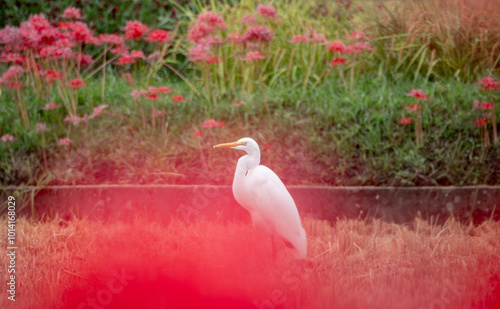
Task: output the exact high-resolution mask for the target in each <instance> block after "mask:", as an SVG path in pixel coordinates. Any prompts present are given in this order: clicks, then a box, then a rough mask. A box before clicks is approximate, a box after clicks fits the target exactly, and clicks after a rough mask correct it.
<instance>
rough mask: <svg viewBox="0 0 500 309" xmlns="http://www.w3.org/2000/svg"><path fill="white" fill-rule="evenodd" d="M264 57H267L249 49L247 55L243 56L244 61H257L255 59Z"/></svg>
mask: <svg viewBox="0 0 500 309" xmlns="http://www.w3.org/2000/svg"><path fill="white" fill-rule="evenodd" d="M266 58H267V57H266V56H264V55H261V54H260V52H258V51H251V52H248V53H247V55H246V56H245V61H257V60H263V59H266Z"/></svg>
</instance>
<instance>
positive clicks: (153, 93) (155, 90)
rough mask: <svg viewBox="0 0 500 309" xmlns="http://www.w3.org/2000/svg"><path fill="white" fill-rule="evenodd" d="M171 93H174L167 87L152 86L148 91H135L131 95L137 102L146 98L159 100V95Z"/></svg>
mask: <svg viewBox="0 0 500 309" xmlns="http://www.w3.org/2000/svg"><path fill="white" fill-rule="evenodd" d="M171 92H172V89H170V88H168V87H165V86H163V87H154V86H151V87H149V88H148V89H147V90H143V89H139V90H134V91H133V92H132V94H131V95H132V97H133V98H134V99H136V100H137V99H138V98H140V97H145V98H147V99H149V100H158V98H159V94H162V93H166V94H168V93H171Z"/></svg>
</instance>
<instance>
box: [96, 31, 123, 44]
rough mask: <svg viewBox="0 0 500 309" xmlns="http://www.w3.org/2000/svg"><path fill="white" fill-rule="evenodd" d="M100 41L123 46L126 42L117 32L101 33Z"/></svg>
mask: <svg viewBox="0 0 500 309" xmlns="http://www.w3.org/2000/svg"><path fill="white" fill-rule="evenodd" d="M99 41H100V42H101V43H102V44H110V45H117V46H122V45H124V44H125V42H124V41H123V38H122V37H121V36H119V35H116V34H107V33H104V34H101V35H99Z"/></svg>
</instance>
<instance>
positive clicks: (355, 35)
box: [348, 31, 370, 41]
mask: <svg viewBox="0 0 500 309" xmlns="http://www.w3.org/2000/svg"><path fill="white" fill-rule="evenodd" d="M348 38H349V39H350V40H356V41H357V40H369V39H370V38H368V37H367V36H366V34H365V33H364V32H362V31H354V32H352V33H351V34H349V36H348Z"/></svg>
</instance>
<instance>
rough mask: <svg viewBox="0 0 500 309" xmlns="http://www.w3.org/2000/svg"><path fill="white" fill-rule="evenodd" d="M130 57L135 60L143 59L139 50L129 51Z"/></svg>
mask: <svg viewBox="0 0 500 309" xmlns="http://www.w3.org/2000/svg"><path fill="white" fill-rule="evenodd" d="M130 57H132V58H134V59H135V60H138V59H144V53H143V52H142V51H141V50H132V51H130Z"/></svg>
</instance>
